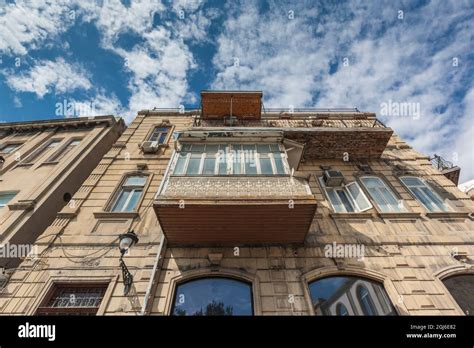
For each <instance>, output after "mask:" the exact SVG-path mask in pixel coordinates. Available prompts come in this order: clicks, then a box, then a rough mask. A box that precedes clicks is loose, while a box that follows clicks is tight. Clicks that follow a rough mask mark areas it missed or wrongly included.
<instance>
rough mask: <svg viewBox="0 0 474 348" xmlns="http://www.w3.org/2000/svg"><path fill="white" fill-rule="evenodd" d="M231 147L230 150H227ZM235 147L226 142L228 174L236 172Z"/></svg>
mask: <svg viewBox="0 0 474 348" xmlns="http://www.w3.org/2000/svg"><path fill="white" fill-rule="evenodd" d="M227 149H229V151H227ZM233 150H234V147H233V146H232V145H231V144H226V156H225V160H226V175H232V174H233V173H234V152H233Z"/></svg>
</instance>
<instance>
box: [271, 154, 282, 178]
mask: <svg viewBox="0 0 474 348" xmlns="http://www.w3.org/2000/svg"><path fill="white" fill-rule="evenodd" d="M273 158H274V159H275V167H276V170H277V173H278V174H285V166H284V165H283V158H282V157H281V154H280V153H274V154H273Z"/></svg>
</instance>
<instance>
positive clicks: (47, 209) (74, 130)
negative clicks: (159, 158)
mask: <svg viewBox="0 0 474 348" xmlns="http://www.w3.org/2000/svg"><path fill="white" fill-rule="evenodd" d="M123 127H124V124H123V121H122V120H118V121H117V120H115V119H114V117H113V116H105V117H104V116H101V117H97V118H89V119H85V120H84V119H68V120H64V121H63V120H49V121H38V122H25V123H14V124H10V123H5V124H2V125H0V131H3V132H4V134H3V137H2V138H1V139H0V144H8V143H12V142H13V143H21V144H22V146H21V147H19V148H18V149H16V150H15V151H14V152H13V153H10V154H2V156H4V158H5V163H4V164H3V166H2V168H1V170H0V191H13V192H16V195H15V197H14V198H13V200H12V201H11V202H10V203H9V206H8V207H3V208H0V242H1V243H2V244H6V243H10V244H27V243H28V244H29V243H33V242H34V241H35V239H36V237H38V236H39V235H40V234H41V233H42V232H43V231H44V229H45V228H46V227H47V226H48V225H50V224H51V223H52V222H53V220H54V218H55V216H56V214H57V212H58V211H59V210H61V209H62V207H63V206H64V205H65V204H66V203H67V202H66V201H65V200H64V195H65V194H69V195H71V196H72V195H73V194H74V193H75V192H76V191H77V189H78V188H79V186H80V184H81V183H82V182H83V181H84V180H85V179H86V178H87V177H88V176H89V174H90V173H91V171H92V170H93V169H94V168H95V166H96V165H97V164H98V163H99V161H100V159H101V158H102V156H103V155H104V154H105V153H106V151H108V149H110V148H111V146H112V144H113V143H114V142H115V141H116V140H117V138H118V136H119V135H120V134H121V132H122V131H123ZM22 128H28V129H29V131H25V130H21V129H22ZM53 139H54V140H60V141H61V142H60V143H59V145H58V146H57V147H55V148H51V149H47V150H45V151H44V152H43V153H42V154H41V155H40V156H39V157H37V158H35V159H34V160H28V158H29V156H30V155H31V154H33V153H34V152H35V151H37V150H38V149H40V148H41V147H43V146H44V145H47V144H48V142H49V141H50V140H53ZM73 139H81V141H80V143H79V144H78V146H76V147H75V148H74V149H73V150H72V151H70V152H69V153H68V154H67V155H66V156H65V157H63V158H61V159H60V160H59V161H54V162H52V161H48V159H49V158H50V157H51V156H52V155H53V154H55V153H56V151H62V149H63V147H64V146H65V145H67V144H68V142H69V141H71V140H73ZM15 264H16V262H15V261H14V260H9V261H8V262H7V261H5V262H2V263H1V264H0V265H1V266H6V267H13V266H14V265H15Z"/></svg>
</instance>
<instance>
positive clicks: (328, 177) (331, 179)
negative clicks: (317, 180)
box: [323, 170, 344, 187]
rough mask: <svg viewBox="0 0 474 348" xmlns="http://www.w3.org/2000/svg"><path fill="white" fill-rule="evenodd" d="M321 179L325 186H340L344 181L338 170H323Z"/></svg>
mask: <svg viewBox="0 0 474 348" xmlns="http://www.w3.org/2000/svg"><path fill="white" fill-rule="evenodd" d="M323 180H324V184H325V185H326V186H332V187H334V186H341V185H342V184H343V182H344V175H342V173H341V172H340V171H338V170H325V171H324V175H323Z"/></svg>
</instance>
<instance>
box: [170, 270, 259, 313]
mask: <svg viewBox="0 0 474 348" xmlns="http://www.w3.org/2000/svg"><path fill="white" fill-rule="evenodd" d="M202 279H219V280H231V281H236V282H240V283H242V284H245V285H246V286H247V287H248V289H249V290H250V309H251V312H252V313H251V314H250V315H243V316H249V317H251V316H255V315H258V314H259V313H257V312H256V308H255V294H254V284H253V282H251V281H249V280H247V279H242V278H236V277H233V276H228V275H224V274H216V275H211V274H209V275H202V276H199V277H192V278H189V279H183V280H182V281H179V282H176V283H175V284H174V286H173V292H172V296H171V303H170V312H169V315H170V316H175V315H174V311H175V308H176V299H177V296H178V290H179V287H180V286H181V285H185V284H189V283H192V282H194V281H199V280H202Z"/></svg>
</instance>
